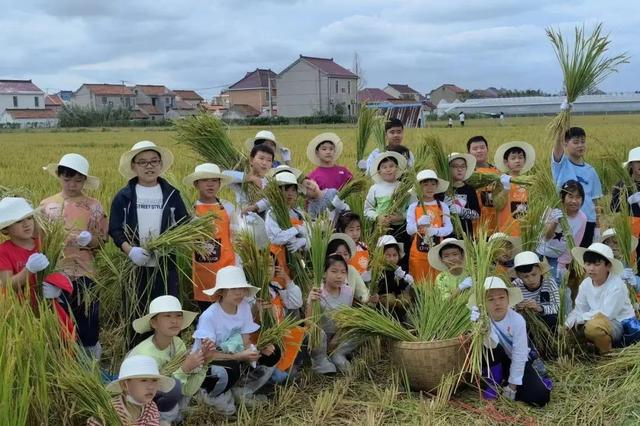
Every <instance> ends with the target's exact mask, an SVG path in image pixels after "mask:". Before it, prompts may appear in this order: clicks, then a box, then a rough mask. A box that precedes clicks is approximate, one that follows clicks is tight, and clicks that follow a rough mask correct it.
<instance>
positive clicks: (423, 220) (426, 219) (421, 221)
mask: <svg viewBox="0 0 640 426" xmlns="http://www.w3.org/2000/svg"><path fill="white" fill-rule="evenodd" d="M430 224H431V216H429V215H428V214H423V215H422V216H420V217H419V218H418V226H429V225H430Z"/></svg>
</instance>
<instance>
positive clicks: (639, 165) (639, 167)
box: [629, 161, 640, 178]
mask: <svg viewBox="0 0 640 426" xmlns="http://www.w3.org/2000/svg"><path fill="white" fill-rule="evenodd" d="M629 169H630V170H631V175H632V176H633V177H634V178H640V161H632V162H631V163H629Z"/></svg>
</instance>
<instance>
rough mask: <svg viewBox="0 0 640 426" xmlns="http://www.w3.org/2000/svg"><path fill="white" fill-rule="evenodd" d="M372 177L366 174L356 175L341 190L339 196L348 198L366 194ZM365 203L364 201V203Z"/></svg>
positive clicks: (343, 198) (342, 198)
mask: <svg viewBox="0 0 640 426" xmlns="http://www.w3.org/2000/svg"><path fill="white" fill-rule="evenodd" d="M369 185H370V179H369V178H368V177H366V176H354V177H352V178H351V180H350V181H349V182H347V183H346V184H345V185H344V186H343V187H342V188H341V189H340V190H339V191H338V197H339V198H340V199H341V200H347V199H349V198H350V197H352V196H353V195H355V194H365V195H366V193H367V189H369ZM363 204H364V203H363Z"/></svg>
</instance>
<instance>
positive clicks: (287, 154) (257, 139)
mask: <svg viewBox="0 0 640 426" xmlns="http://www.w3.org/2000/svg"><path fill="white" fill-rule="evenodd" d="M263 144H264V145H267V146H268V147H269V148H271V149H272V150H273V153H274V155H276V154H280V157H281V158H282V161H283V163H284V164H285V165H287V166H288V165H290V164H291V151H290V150H289V148H287V147H285V146H282V145H281V144H279V143H278V140H277V139H276V136H275V135H274V134H273V133H272V132H270V131H269V130H260V131H259V132H258V133H256V135H255V136H254V137H253V138H250V139H247V142H246V145H247V148H248V150H249V151H251V150H252V149H253V148H254V147H255V146H258V145H263ZM283 163H281V162H280V161H278V160H276V159H275V158H274V159H273V165H272V167H278V166H280V165H282V164H283Z"/></svg>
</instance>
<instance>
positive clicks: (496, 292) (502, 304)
mask: <svg viewBox="0 0 640 426" xmlns="http://www.w3.org/2000/svg"><path fill="white" fill-rule="evenodd" d="M508 309H509V292H508V291H507V290H505V289H502V288H494V289H492V290H487V312H488V314H489V316H490V317H491V319H492V320H494V321H501V320H502V319H503V318H504V317H505V316H506V315H507V311H508Z"/></svg>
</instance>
